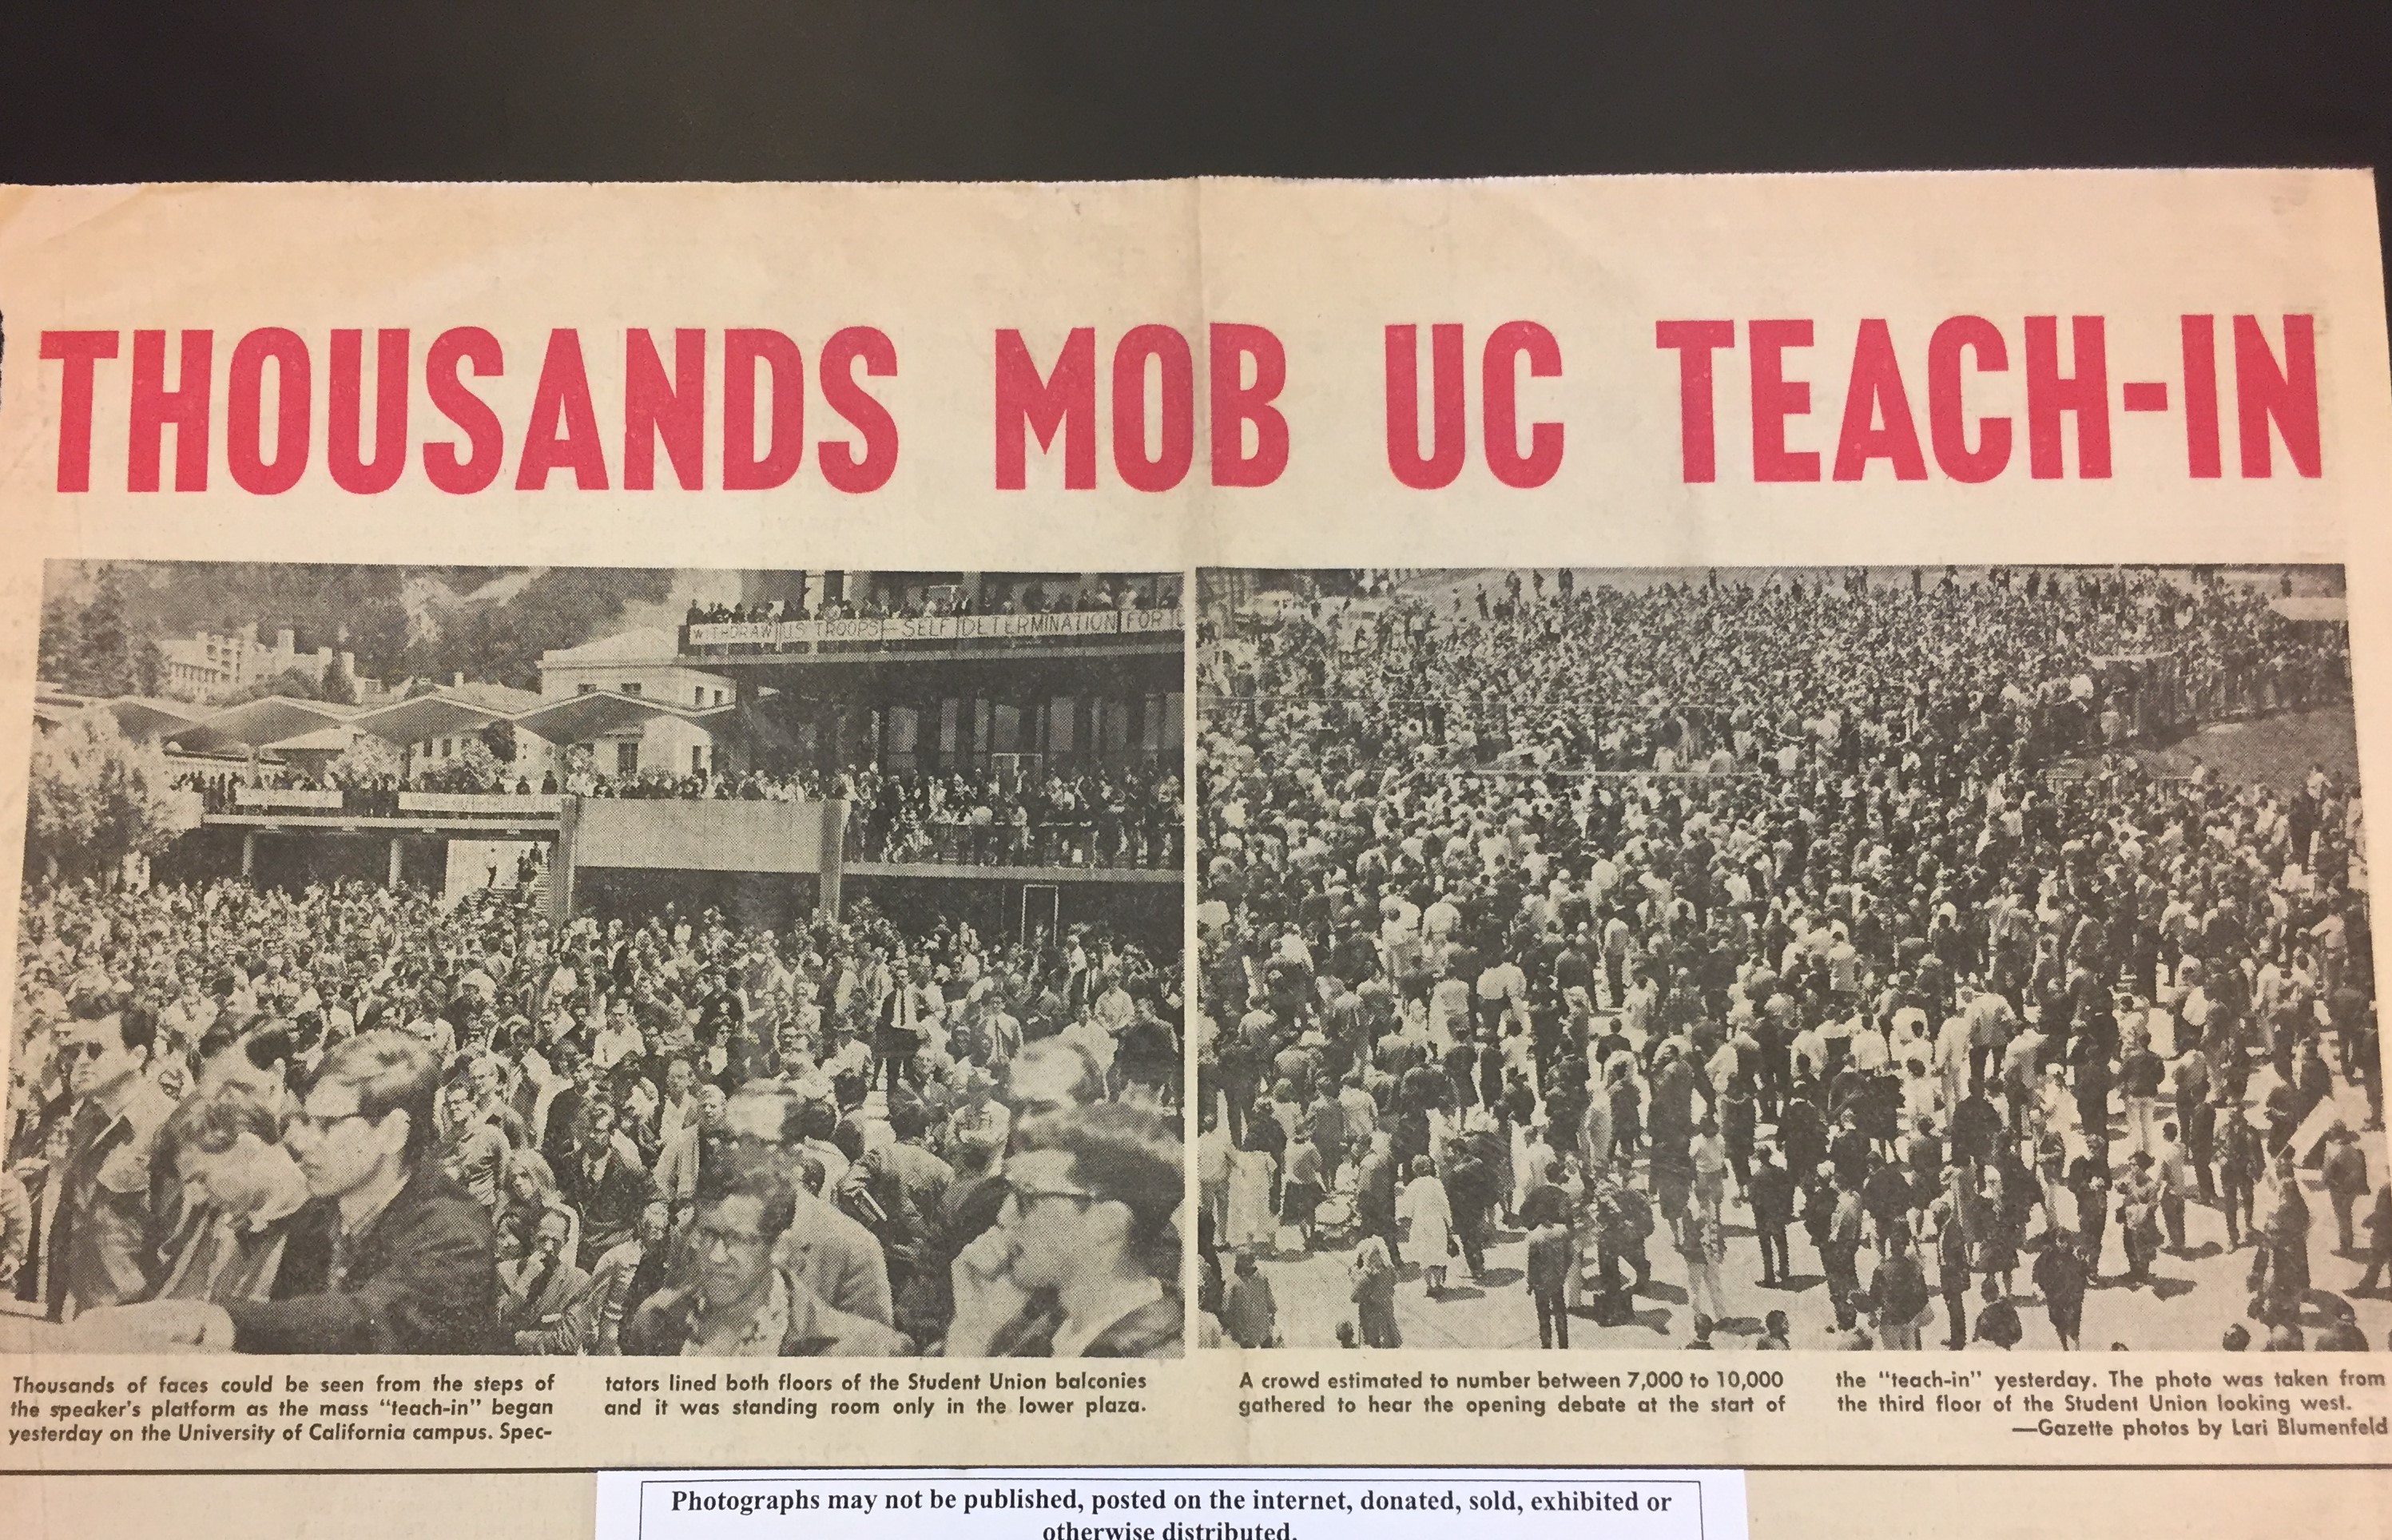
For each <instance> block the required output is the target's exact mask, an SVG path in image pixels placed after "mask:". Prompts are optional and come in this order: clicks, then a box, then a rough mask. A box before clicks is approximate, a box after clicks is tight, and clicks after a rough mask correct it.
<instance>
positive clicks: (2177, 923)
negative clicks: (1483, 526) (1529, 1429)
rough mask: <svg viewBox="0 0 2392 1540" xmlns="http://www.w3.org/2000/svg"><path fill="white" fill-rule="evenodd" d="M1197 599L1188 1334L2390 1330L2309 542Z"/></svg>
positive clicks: (2274, 1345) (1211, 592)
mask: <svg viewBox="0 0 2392 1540" xmlns="http://www.w3.org/2000/svg"><path fill="white" fill-rule="evenodd" d="M1198 600H1199V602H1198V609H1197V622H1198V674H1197V679H1198V684H1197V689H1198V699H1197V718H1196V728H1195V731H1197V733H1198V741H1197V763H1198V770H1197V809H1198V811H1197V830H1198V848H1197V852H1196V860H1197V863H1198V879H1197V901H1198V909H1197V930H1198V935H1199V948H1200V951H1199V955H1198V960H1197V970H1198V978H1199V984H1198V1005H1199V1009H1198V1016H1197V1025H1196V1032H1197V1043H1196V1055H1197V1075H1198V1081H1197V1083H1198V1087H1199V1097H1198V1103H1199V1105H1198V1108H1197V1114H1198V1123H1199V1128H1200V1131H1201V1132H1200V1133H1199V1135H1198V1144H1197V1167H1198V1171H1199V1182H1200V1192H1201V1195H1202V1214H1201V1216H1200V1220H1199V1224H1198V1234H1199V1236H1200V1243H1199V1247H1200V1252H1201V1262H1200V1275H1199V1277H1200V1282H1199V1285H1198V1288H1199V1298H1200V1302H1201V1304H1202V1310H1203V1312H1204V1318H1205V1320H1206V1322H1207V1325H1208V1328H1210V1327H1215V1326H1216V1327H1217V1329H1218V1332H1219V1335H1220V1339H1221V1340H1222V1341H1223V1342H1225V1343H1232V1344H1236V1345H1239V1346H1242V1347H1247V1348H1267V1347H1330V1346H1335V1345H1340V1344H1342V1345H1345V1346H1348V1347H1376V1348H1391V1347H1397V1346H1404V1347H1410V1348H1428V1349H1437V1348H1550V1349H1569V1348H1577V1349H1581V1350H1583V1349H1589V1348H1594V1349H1620V1348H1646V1349H1650V1348H1673V1349H1674V1348H1684V1349H1695V1350H1715V1351H1731V1350H1732V1351H1743V1350H1773V1349H1774V1350H1795V1349H1800V1350H1854V1349H1876V1350H1911V1351H1932V1352H1942V1351H1945V1350H1951V1351H1969V1352H1998V1351H2006V1350H2010V1349H2045V1350H2050V1349H2064V1350H2087V1351H2107V1350H2112V1349H2121V1348H2123V1349H2127V1350H2134V1351H2142V1350H2159V1349H2178V1350H2191V1349H2200V1350H2209V1351H2215V1350H2217V1349H2220V1348H2223V1349H2226V1350H2229V1351H2254V1352H2258V1351H2273V1352H2290V1351H2304V1350H2305V1351H2312V1352H2314V1351H2321V1350H2327V1351H2331V1350H2364V1349H2370V1348H2381V1347H2383V1346H2385V1345H2386V1334H2387V1330H2392V1275H2388V1274H2387V1269H2392V1189H2387V1187H2386V1184H2385V1177H2386V1171H2385V1140H2384V1136H2383V1132H2382V1130H2383V1126H2384V1125H2383V1086H2382V1083H2381V1071H2380V1068H2379V1067H2380V1065H2381V1062H2382V1061H2381V1059H2380V1057H2379V1053H2378V1041H2377V1030H2378V1025H2377V1008H2376V1003H2375V978H2374V974H2373V958H2372V949H2371V935H2372V927H2371V914H2370V906H2369V898H2368V868H2367V864H2366V842H2365V837H2364V829H2363V818H2362V813H2361V806H2362V804H2361V799H2360V779H2359V769H2358V760H2357V748H2356V744H2355V734H2354V728H2353V717H2352V704H2351V681H2350V652H2349V640H2348V630H2347V622H2346V615H2345V588H2344V575H2343V571H2342V569H2341V568H2340V567H2338V566H2315V565H2313V566H2252V567H2220V566H2194V567H2186V566H2139V565H2138V566H2102V567H2053V566H2011V567H1992V568H1987V567H1965V568H1963V567H1912V566H1904V567H1878V568H1852V567H1835V568H1780V569H1756V568H1747V569H1716V568H1699V567H1696V568H1684V569H1637V570H1609V571H1605V570H1591V569H1583V568H1570V567H1563V568H1558V569H1556V568H1538V569H1514V570H1460V569H1432V570H1407V571H1394V570H1364V569H1346V570H1298V571H1287V570H1279V571H1273V570H1256V569H1221V570H1213V569H1207V570H1205V571H1203V572H1202V573H1200V575H1199V593H1198Z"/></svg>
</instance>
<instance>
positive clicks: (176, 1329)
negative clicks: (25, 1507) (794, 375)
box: [0, 561, 1187, 1358]
mask: <svg viewBox="0 0 2392 1540" xmlns="http://www.w3.org/2000/svg"><path fill="white" fill-rule="evenodd" d="M1181 581H1182V579H1181V576H1180V575H1179V574H1177V573H1160V574H1158V573H1152V572H1131V573H1118V572H1106V573H1098V572H1039V573H1007V572H888V571H853V570H847V571H834V570H815V571H716V570H690V569H654V570H648V569H625V568H565V567H545V568H538V567H535V568H507V567H429V566H425V567H397V566H364V565H351V566H332V565H320V564H301V563H168V562H129V561H127V562H114V561H110V562H53V563H49V565H48V566H47V568H46V569H45V593H44V603H43V609H42V615H41V633H40V654H39V681H40V682H39V685H38V689H37V696H36V700H35V702H34V704H33V718H34V719H33V731H32V734H31V742H32V751H31V752H32V765H31V791H30V795H29V810H28V814H27V828H26V856H25V870H24V874H23V886H22V890H21V895H20V912H19V922H18V928H17V937H18V948H17V959H16V982H15V998H14V1013H13V1017H12V1019H13V1021H14V1023H15V1041H14V1042H12V1043H11V1045H10V1047H11V1052H10V1055H9V1067H10V1080H9V1085H8V1098H7V1127H6V1148H7V1169H6V1171H5V1173H0V1295H5V1299H0V1309H4V1310H5V1314H0V1333H5V1334H7V1337H8V1338H9V1339H10V1340H11V1341H13V1342H15V1343H16V1344H17V1346H18V1347H19V1348H20V1349H21V1350H22V1351H29V1352H78V1351H86V1352H143V1351H163V1352H239V1353H266V1354H325V1353H341V1354H351V1353H520V1354H574V1355H579V1354H615V1353H621V1354H685V1355H699V1356H709V1357H772V1356H787V1355H833V1354H835V1355H874V1356H879V1355H902V1354H911V1353H917V1352H918V1353H943V1354H945V1355H948V1356H951V1357H1004V1356H1056V1357H1147V1358H1153V1357H1176V1356H1178V1355H1179V1353H1180V1352H1181V1342H1182V1338H1183V1334H1184V1333H1183V1322H1184V1320H1185V1315H1186V1307H1185V1304H1184V1299H1185V1294H1186V1289H1185V1287H1184V1285H1183V1282H1182V1278H1183V1268H1182V1257H1181V1253H1182V1236H1183V1234H1184V1233H1186V1231H1187V1226H1186V1223H1185V1215H1184V1213H1183V1212H1182V1210H1183V1208H1184V1192H1185V1185H1184V1184H1185V1172H1186V1163H1185V1159H1184V1153H1183V1152H1184V1149H1185V1140H1184V1137H1183V1134H1182V1118H1183V1115H1184V1109H1183V1107H1182V1106H1181V1105H1180V1104H1181V1101H1182V1091H1181V1087H1182V1081H1183V1073H1184V1058H1183V1054H1182V1048H1181V1038H1182V1021H1183V1005H1182V1001H1183V977H1182V964H1181V948H1182V930H1181V926H1182V913H1183V897H1182V895H1183V892H1184V883H1185V872H1186V858H1187V852H1186V846H1185V839H1184V827H1185V825H1184V810H1183V809H1184V802H1183V798H1182V795H1181V794H1182V781H1181V776H1182V762H1183V761H1182V756H1183V722H1184V720H1185V700H1184V693H1183V692H1184V675H1183V669H1184V666H1185V647H1186V640H1185V632H1186V627H1185V623H1184V619H1183V608H1182V597H1183V596H1182V594H1181V591H1180V589H1181Z"/></svg>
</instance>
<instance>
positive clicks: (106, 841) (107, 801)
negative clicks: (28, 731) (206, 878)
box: [25, 711, 189, 878]
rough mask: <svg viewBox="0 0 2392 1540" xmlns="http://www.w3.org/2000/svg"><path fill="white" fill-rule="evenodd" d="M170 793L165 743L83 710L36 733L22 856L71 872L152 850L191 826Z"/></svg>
mask: <svg viewBox="0 0 2392 1540" xmlns="http://www.w3.org/2000/svg"><path fill="white" fill-rule="evenodd" d="M169 793H170V785H169V776H168V771H167V769H166V757H165V755H164V753H163V751H162V750H161V749H160V748H159V747H158V746H157V745H156V744H136V743H134V742H132V741H131V740H130V739H128V738H126V737H125V736H124V733H123V730H121V729H120V728H118V726H117V725H116V719H115V718H112V717H110V715H108V713H106V712H104V711H86V712H84V713H83V714H82V715H81V716H78V717H76V718H72V719H71V720H70V721H68V722H66V723H65V724H63V725H62V726H60V727H59V728H58V731H54V732H51V733H48V734H45V735H44V736H43V737H40V738H37V739H36V740H34V743H33V755H32V779H31V783H30V784H29V786H28V788H27V792H26V799H25V860H26V863H27V864H28V865H29V866H30V865H32V864H33V863H35V862H39V863H40V865H41V866H42V868H43V870H44V871H45V873H46V874H51V875H54V876H59V877H67V878H75V877H84V876H90V875H94V874H101V873H105V872H107V871H110V869H112V868H114V867H115V866H116V865H117V864H118V863H119V862H121V861H123V860H124V858H125V857H127V856H132V855H143V856H146V855H153V854H155V853H156V852H158V851H160V850H163V849H164V848H166V846H167V844H168V843H169V842H171V841H172V840H173V839H174V837H175V836H176V835H178V834H180V833H182V832H183V830H184V829H185V828H186V827H188V826H189V824H188V821H187V818H186V814H185V809H183V808H182V807H181V806H180V799H178V798H176V797H174V796H170V795H169Z"/></svg>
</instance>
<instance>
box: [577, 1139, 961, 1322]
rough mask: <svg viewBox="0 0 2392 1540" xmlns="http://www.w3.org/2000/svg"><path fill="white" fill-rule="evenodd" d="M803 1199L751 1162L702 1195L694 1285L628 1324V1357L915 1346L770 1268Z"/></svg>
mask: <svg viewBox="0 0 2392 1540" xmlns="http://www.w3.org/2000/svg"><path fill="white" fill-rule="evenodd" d="M797 1209H798V1193H797V1188H796V1186H795V1185H794V1184H792V1183H791V1182H790V1180H789V1177H788V1174H787V1173H786V1171H783V1170H781V1168H780V1167H779V1166H778V1165H777V1164H773V1163H769V1162H765V1163H757V1164H751V1165H749V1166H747V1168H746V1169H745V1170H743V1171H740V1172H739V1174H738V1175H736V1176H734V1177H733V1178H732V1179H731V1180H730V1182H729V1183H728V1184H725V1185H724V1186H722V1187H721V1188H719V1189H716V1190H714V1191H711V1192H708V1193H706V1194H704V1195H702V1196H701V1197H699V1199H698V1205H697V1218H696V1222H695V1223H694V1224H692V1225H691V1226H690V1231H689V1259H688V1260H689V1263H690V1265H691V1266H692V1267H693V1268H694V1269H695V1274H694V1277H693V1281H692V1282H691V1283H690V1284H689V1285H688V1286H687V1287H685V1288H672V1289H667V1290H665V1291H664V1292H663V1293H660V1294H657V1295H655V1296H653V1297H651V1298H650V1299H649V1301H648V1302H647V1303H646V1304H644V1305H642V1306H641V1307H640V1311H639V1314H637V1315H635V1316H633V1317H632V1319H631V1321H630V1325H628V1326H625V1327H624V1328H623V1336H622V1341H623V1352H626V1353H630V1354H647V1355H658V1354H662V1355H675V1354H679V1355H687V1356H696V1357H705V1358H813V1357H839V1358H845V1357H876V1358H889V1357H896V1356H899V1355H902V1354H905V1353H910V1352H913V1351H914V1345H913V1343H912V1342H910V1341H909V1340H907V1339H905V1338H904V1337H902V1336H900V1335H899V1334H898V1333H897V1332H895V1331H893V1330H891V1329H890V1328H889V1327H887V1326H882V1325H881V1324H880V1323H879V1322H877V1321H870V1320H866V1319H864V1317H863V1316H861V1315H851V1314H848V1313H847V1312H846V1311H843V1310H838V1309H834V1308H833V1307H832V1306H830V1305H829V1304H827V1303H825V1301H824V1300H823V1298H822V1296H821V1295H819V1294H816V1293H815V1292H814V1291H813V1290H812V1288H808V1287H806V1285H805V1284H804V1283H802V1282H800V1281H799V1279H798V1278H796V1277H794V1276H792V1275H790V1274H788V1273H786V1272H784V1271H783V1270H782V1269H781V1268H780V1267H778V1266H776V1265H774V1263H773V1249H774V1247H775V1246H776V1245H777V1244H778V1242H779V1241H780V1239H781V1237H782V1236H783V1235H785V1234H786V1232H787V1231H788V1228H789V1225H790V1223H792V1222H793V1221H794V1219H795V1217H796V1215H797Z"/></svg>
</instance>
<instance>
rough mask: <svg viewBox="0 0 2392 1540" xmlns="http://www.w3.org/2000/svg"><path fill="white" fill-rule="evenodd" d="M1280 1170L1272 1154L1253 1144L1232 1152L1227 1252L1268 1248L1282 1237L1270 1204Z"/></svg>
mask: <svg viewBox="0 0 2392 1540" xmlns="http://www.w3.org/2000/svg"><path fill="white" fill-rule="evenodd" d="M1278 1170H1279V1162H1278V1161H1277V1160H1275V1159H1273V1158H1271V1154H1270V1152H1269V1151H1268V1150H1261V1149H1255V1148H1253V1147H1252V1145H1251V1141H1250V1142H1249V1144H1248V1145H1246V1146H1243V1147H1241V1148H1239V1149H1236V1150H1232V1151H1231V1152H1230V1154H1229V1198H1228V1223H1226V1224H1224V1225H1223V1226H1222V1227H1221V1228H1222V1235H1221V1245H1222V1247H1223V1248H1224V1249H1230V1250H1235V1249H1240V1248H1243V1247H1249V1246H1267V1245H1269V1244H1270V1243H1271V1239H1272V1237H1273V1236H1276V1235H1277V1234H1278V1233H1279V1220H1278V1217H1277V1216H1276V1215H1274V1214H1273V1213H1272V1212H1271V1201H1270V1188H1271V1178H1272V1176H1273V1175H1275V1174H1276V1173H1277V1172H1278Z"/></svg>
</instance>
